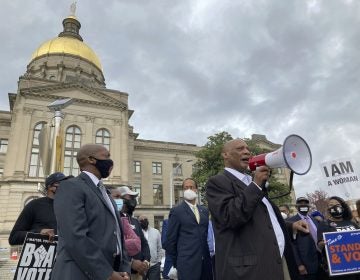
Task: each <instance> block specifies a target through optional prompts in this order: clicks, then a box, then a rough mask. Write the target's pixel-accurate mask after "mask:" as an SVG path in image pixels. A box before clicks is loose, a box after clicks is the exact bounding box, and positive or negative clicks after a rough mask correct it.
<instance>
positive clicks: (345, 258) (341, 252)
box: [323, 230, 360, 275]
mask: <svg viewBox="0 0 360 280" xmlns="http://www.w3.org/2000/svg"><path fill="white" fill-rule="evenodd" d="M323 235H324V240H325V250H326V257H327V261H328V265H329V273H330V275H343V274H352V273H360V230H352V231H340V232H327V233H324V234H323Z"/></svg>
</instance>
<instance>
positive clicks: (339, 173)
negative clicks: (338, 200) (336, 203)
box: [320, 158, 360, 200]
mask: <svg viewBox="0 0 360 280" xmlns="http://www.w3.org/2000/svg"><path fill="white" fill-rule="evenodd" d="M320 168H321V172H322V175H323V178H324V181H323V182H324V183H323V187H322V188H321V189H323V190H324V191H325V192H326V193H327V194H329V195H330V196H333V195H336V196H339V197H342V198H344V199H345V200H349V199H352V198H356V197H360V176H358V173H357V170H356V166H355V162H354V161H353V160H351V159H348V158H347V159H337V160H333V161H328V162H323V163H322V164H321V165H320Z"/></svg>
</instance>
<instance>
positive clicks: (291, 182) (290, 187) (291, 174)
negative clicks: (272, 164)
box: [270, 170, 294, 199]
mask: <svg viewBox="0 0 360 280" xmlns="http://www.w3.org/2000/svg"><path fill="white" fill-rule="evenodd" d="M293 178H294V171H292V170H290V179H289V191H288V192H286V193H285V194H281V195H277V196H274V197H270V199H277V198H281V197H284V196H287V195H289V194H291V189H292V184H293Z"/></svg>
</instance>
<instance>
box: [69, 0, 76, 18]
mask: <svg viewBox="0 0 360 280" xmlns="http://www.w3.org/2000/svg"><path fill="white" fill-rule="evenodd" d="M69 17H72V18H76V1H74V2H73V3H72V4H71V5H70V15H69Z"/></svg>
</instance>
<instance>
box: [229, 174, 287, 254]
mask: <svg viewBox="0 0 360 280" xmlns="http://www.w3.org/2000/svg"><path fill="white" fill-rule="evenodd" d="M225 170H226V171H228V172H230V173H231V174H232V175H234V176H235V177H236V178H238V179H239V180H240V181H242V182H243V183H244V184H245V185H247V186H248V185H249V184H250V183H251V182H252V178H251V176H250V175H247V174H243V173H241V172H239V171H237V170H235V169H232V168H228V167H226V168H225ZM253 183H254V184H255V185H256V186H257V187H258V188H259V189H261V188H260V187H259V186H258V185H257V184H256V183H255V182H253ZM262 203H264V204H265V206H266V208H267V210H268V212H269V216H270V220H271V224H272V226H273V229H274V232H275V236H276V240H277V243H278V246H279V251H280V256H281V257H282V256H283V254H284V250H285V237H284V232H283V231H282V229H281V226H280V224H279V221H278V219H277V217H276V215H275V212H274V209H273V208H272V206H271V204H270V202H269V200H268V199H267V198H266V197H263V199H262Z"/></svg>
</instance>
